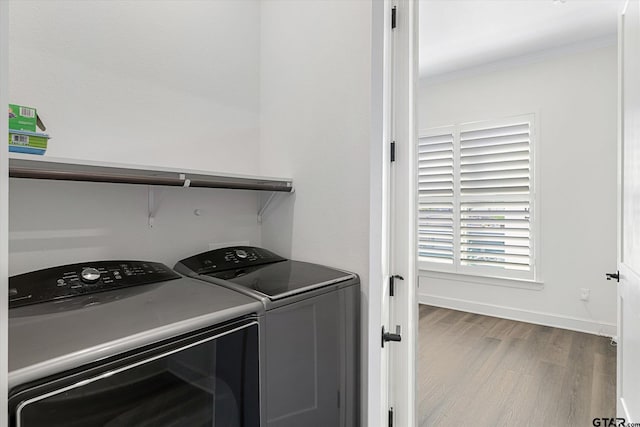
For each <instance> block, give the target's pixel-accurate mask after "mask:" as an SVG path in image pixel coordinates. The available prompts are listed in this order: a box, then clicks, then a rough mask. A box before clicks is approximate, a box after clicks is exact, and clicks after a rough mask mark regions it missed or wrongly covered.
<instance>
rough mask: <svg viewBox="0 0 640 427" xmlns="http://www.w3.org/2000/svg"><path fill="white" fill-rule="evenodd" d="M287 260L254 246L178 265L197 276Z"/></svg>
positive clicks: (219, 251) (209, 254)
mask: <svg viewBox="0 0 640 427" xmlns="http://www.w3.org/2000/svg"><path fill="white" fill-rule="evenodd" d="M286 260H287V259H286V258H282V257H281V256H278V255H276V254H274V253H273V252H271V251H268V250H266V249H262V248H256V247H253V246H233V247H229V248H222V249H214V250H212V251H209V252H203V253H201V254H198V255H194V256H192V257H190V258H186V259H183V260H182V261H180V262H179V263H178V264H182V265H183V266H184V267H186V268H187V269H188V270H190V271H193V272H195V273H197V274H210V273H216V272H218V271H225V270H234V269H238V268H247V267H253V266H256V265H261V264H271V263H273V262H280V261H286ZM178 271H182V270H178Z"/></svg>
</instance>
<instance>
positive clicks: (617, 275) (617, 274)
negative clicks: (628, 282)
mask: <svg viewBox="0 0 640 427" xmlns="http://www.w3.org/2000/svg"><path fill="white" fill-rule="evenodd" d="M605 276H607V280H611V279H616V282H619V281H620V272H619V271H616V272H615V273H605Z"/></svg>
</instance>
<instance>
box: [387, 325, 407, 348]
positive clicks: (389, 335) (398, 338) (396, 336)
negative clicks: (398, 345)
mask: <svg viewBox="0 0 640 427" xmlns="http://www.w3.org/2000/svg"><path fill="white" fill-rule="evenodd" d="M387 341H393V342H400V341H402V337H401V336H400V325H396V333H395V334H392V333H391V332H385V330H384V326H382V348H384V343H386V342H387Z"/></svg>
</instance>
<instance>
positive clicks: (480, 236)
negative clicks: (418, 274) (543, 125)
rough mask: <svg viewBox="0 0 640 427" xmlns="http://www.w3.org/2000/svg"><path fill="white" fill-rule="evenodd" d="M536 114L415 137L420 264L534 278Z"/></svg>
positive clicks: (473, 272)
mask: <svg viewBox="0 0 640 427" xmlns="http://www.w3.org/2000/svg"><path fill="white" fill-rule="evenodd" d="M532 129H533V117H532V116H523V117H516V118H509V119H504V120H498V121H492V122H477V123H470V124H463V125H456V126H451V127H447V128H439V129H433V130H429V131H427V132H425V133H423V136H422V137H421V138H420V139H419V143H418V190H419V194H418V230H417V231H418V256H419V260H420V264H421V268H424V269H433V270H439V271H449V272H458V273H464V274H477V275H484V276H494V277H504V278H521V279H533V278H534V262H533V254H534V252H533V247H534V241H533V235H534V233H533V227H534V223H533V215H532V212H533V204H534V199H533V194H534V192H533V155H532V153H533V132H532Z"/></svg>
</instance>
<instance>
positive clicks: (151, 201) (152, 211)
mask: <svg viewBox="0 0 640 427" xmlns="http://www.w3.org/2000/svg"><path fill="white" fill-rule="evenodd" d="M147 195H148V210H149V228H153V222H154V220H155V217H156V213H157V212H158V206H157V204H156V194H155V190H154V188H153V186H151V185H149V186H148V187H147Z"/></svg>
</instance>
